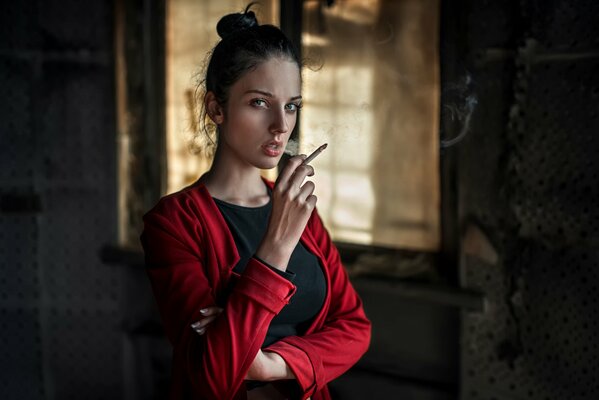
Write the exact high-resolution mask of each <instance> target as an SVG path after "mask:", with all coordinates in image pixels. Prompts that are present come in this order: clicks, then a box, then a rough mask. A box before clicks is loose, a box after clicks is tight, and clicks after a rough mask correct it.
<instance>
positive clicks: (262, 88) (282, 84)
mask: <svg viewBox="0 0 599 400" xmlns="http://www.w3.org/2000/svg"><path fill="white" fill-rule="evenodd" d="M300 87H301V82H300V71H299V68H298V66H297V64H295V63H294V62H293V61H289V60H287V59H284V58H274V57H273V58H270V59H269V60H268V61H264V62H262V63H260V64H258V66H257V67H256V68H255V69H253V70H251V71H249V72H247V73H246V74H245V75H243V76H242V77H241V78H240V79H239V80H238V81H237V82H235V83H234V84H233V85H232V86H231V88H230V91H229V101H228V102H227V104H226V107H225V110H224V118H223V122H222V123H221V125H220V126H219V131H220V133H219V135H220V136H219V151H220V152H221V155H222V154H224V153H226V154H227V157H229V158H230V160H229V161H232V162H238V163H239V165H240V166H242V167H243V166H248V165H251V166H253V167H256V168H260V169H270V168H273V167H275V166H276V165H277V164H278V162H279V160H280V158H281V155H282V154H283V150H285V147H286V145H287V140H288V139H289V135H291V132H292V131H293V128H294V127H295V123H296V120H297V112H298V109H299V107H300V106H301V96H300Z"/></svg>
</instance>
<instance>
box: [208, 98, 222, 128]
mask: <svg viewBox="0 0 599 400" xmlns="http://www.w3.org/2000/svg"><path fill="white" fill-rule="evenodd" d="M204 107H206V113H207V114H208V116H209V117H210V119H211V120H212V122H214V123H215V124H216V125H220V124H222V123H223V122H224V120H225V113H224V111H223V108H222V107H221V105H220V104H219V103H218V100H217V99H216V96H215V95H214V92H207V93H206V96H204Z"/></svg>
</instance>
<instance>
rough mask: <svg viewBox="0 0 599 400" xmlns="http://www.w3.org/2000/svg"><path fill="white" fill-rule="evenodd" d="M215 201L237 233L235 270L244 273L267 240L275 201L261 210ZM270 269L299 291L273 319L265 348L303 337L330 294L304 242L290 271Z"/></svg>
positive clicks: (235, 235) (293, 257) (290, 265)
mask: <svg viewBox="0 0 599 400" xmlns="http://www.w3.org/2000/svg"><path fill="white" fill-rule="evenodd" d="M214 201H215V202H216V205H217V206H218V208H219V209H220V212H221V214H222V215H223V217H224V218H225V221H226V222H227V225H228V226H229V229H230V230H231V233H232V234H233V238H234V240H235V245H236V246H237V251H238V252H239V256H240V259H239V262H238V263H237V265H236V266H235V267H234V268H233V271H235V272H237V273H243V270H244V269H245V266H246V264H247V262H248V260H249V259H250V257H253V256H254V253H255V252H256V249H257V248H258V245H259V244H260V242H261V241H262V238H263V237H264V234H265V232H266V228H267V226H268V218H269V216H270V212H271V210H272V202H271V201H269V202H268V204H266V205H264V206H261V207H243V206H238V205H236V204H231V203H227V202H224V201H222V200H219V199H214ZM262 262H264V261H262ZM265 264H266V263H265ZM266 265H268V264H266ZM270 268H272V269H273V270H274V271H275V272H277V273H278V274H280V275H281V276H283V277H284V278H286V279H288V280H289V281H291V282H292V283H293V284H294V285H295V286H296V292H295V294H294V295H293V297H292V298H291V300H290V302H289V304H287V305H286V306H285V307H283V309H282V310H281V311H280V312H279V314H278V315H276V316H275V317H274V318H273V319H272V321H271V323H270V326H269V327H268V332H267V334H266V338H265V340H264V344H263V347H266V346H269V345H270V344H272V343H274V342H276V341H277V340H279V339H282V338H284V337H286V336H294V335H301V334H303V333H304V332H305V331H306V329H307V327H308V326H309V324H310V323H311V322H312V320H313V318H314V317H315V316H316V315H317V314H318V312H319V311H320V309H321V308H322V305H323V304H324V298H325V295H326V282H325V278H324V274H323V272H322V269H321V267H320V264H319V262H318V259H317V258H316V256H315V255H313V254H312V253H310V252H309V251H308V250H307V249H306V248H305V247H304V245H303V244H302V243H301V242H299V243H298V244H297V246H296V247H295V250H294V251H293V253H292V254H291V259H290V260H289V265H288V267H287V271H286V272H284V271H281V270H279V269H276V268H274V267H272V266H270Z"/></svg>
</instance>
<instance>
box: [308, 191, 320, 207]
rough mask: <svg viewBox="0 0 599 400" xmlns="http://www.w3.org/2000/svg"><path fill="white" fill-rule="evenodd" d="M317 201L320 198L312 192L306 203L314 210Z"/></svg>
mask: <svg viewBox="0 0 599 400" xmlns="http://www.w3.org/2000/svg"><path fill="white" fill-rule="evenodd" d="M317 201H318V198H317V197H316V196H315V195H313V194H311V195H310V196H308V198H307V199H306V204H307V205H308V206H309V207H310V209H311V210H314V208H315V207H316V202H317Z"/></svg>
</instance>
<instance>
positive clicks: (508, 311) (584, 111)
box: [0, 0, 599, 400]
mask: <svg viewBox="0 0 599 400" xmlns="http://www.w3.org/2000/svg"><path fill="white" fill-rule="evenodd" d="M286 3H287V5H285V6H283V8H282V18H281V21H282V25H283V27H284V29H286V30H288V31H290V32H291V35H292V36H293V29H294V28H293V27H294V26H297V22H298V19H297V14H294V13H293V12H290V11H289V10H293V3H294V2H286ZM295 3H296V4H297V1H296V2H295ZM289 4H291V5H289ZM287 7H289V8H287ZM441 8H442V9H441V28H442V29H441V38H440V39H441V48H440V54H441V78H442V87H441V92H442V98H441V100H442V103H441V112H442V114H441V117H442V124H441V125H442V132H441V136H442V138H445V139H449V138H451V137H454V136H455V135H456V134H457V133H459V130H460V126H459V124H457V123H456V121H455V120H452V119H451V118H450V116H449V115H448V114H447V113H445V112H443V111H444V110H446V107H448V106H451V105H452V104H453V102H455V101H456V98H455V93H453V92H452V91H451V88H452V87H453V86H452V85H454V84H455V83H456V82H458V81H460V80H461V79H462V78H463V76H465V74H470V76H471V77H472V82H471V90H472V91H473V93H476V96H477V98H478V106H477V108H476V111H475V112H474V114H473V115H472V120H471V122H472V126H471V130H470V132H471V133H470V134H469V135H468V136H466V138H465V139H464V140H463V141H462V142H460V143H458V144H456V145H455V146H453V147H450V148H447V149H444V150H443V151H442V159H441V166H442V169H441V176H442V187H441V190H442V197H443V200H442V204H441V207H442V212H443V227H442V228H443V242H442V248H441V250H440V251H439V252H438V253H436V254H429V255H418V254H409V253H407V252H406V253H401V252H400V253H399V256H401V257H404V259H407V260H411V261H412V262H419V260H421V261H422V260H433V266H432V270H433V272H434V273H432V274H428V275H425V276H419V277H415V278H414V277H413V278H406V279H397V278H393V279H392V278H388V277H384V276H372V275H361V276H356V277H355V278H354V284H355V286H356V288H357V289H358V291H359V292H360V294H361V295H362V297H363V299H364V303H365V307H366V310H367V313H368V315H369V316H370V318H371V319H372V321H373V324H374V327H373V342H372V346H371V349H370V351H369V352H368V353H367V355H366V356H365V357H364V358H363V360H362V361H361V362H360V363H359V364H358V365H357V366H356V367H354V368H353V369H352V370H351V371H350V372H349V373H348V374H346V375H344V376H343V377H342V378H340V379H339V380H337V381H336V382H335V383H334V384H333V385H332V391H333V392H334V394H335V395H336V396H337V397H338V398H342V399H364V398H369V399H389V398H397V399H435V400H436V399H457V398H460V399H488V400H491V399H514V400H516V399H542V400H545V399H597V398H599V378H598V377H599V304H598V299H599V265H598V264H599V246H598V239H599V237H598V236H599V207H598V205H599V201H598V199H599V184H598V183H599V177H598V171H599V167H598V165H597V163H598V161H597V151H598V150H599V136H598V134H599V132H598V128H599V74H598V73H597V71H599V23H598V22H599V21H598V18H597V15H598V13H599V3H598V2H596V1H593V0H586V1H585V0H580V1H574V0H573V1H541V0H522V1H476V0H455V1H449V0H448V1H442V5H441ZM164 10H165V5H164V4H163V2H161V1H158V0H146V1H141V0H138V1H136V0H124V1H93V2H82V1H75V0H68V1H64V0H62V1H57V0H44V1H42V0H38V1H35V0H29V1H3V2H2V3H1V4H0V90H1V92H0V93H1V95H0V266H1V269H0V324H1V325H0V360H1V363H0V371H1V374H0V397H1V398H2V399H71V398H72V399H84V398H90V399H119V398H122V399H153V398H160V396H161V394H162V393H164V390H165V385H166V384H167V381H168V374H169V363H170V360H169V357H170V348H169V345H168V343H167V342H166V340H165V338H164V336H163V333H162V330H161V328H160V324H159V321H158V319H157V316H156V311H155V308H154V307H155V306H154V303H153V298H152V295H151V292H150V290H149V285H148V281H147V278H146V277H145V272H144V270H143V259H142V257H141V253H140V251H139V247H138V243H137V242H136V237H137V236H138V234H139V231H138V229H137V227H138V226H139V215H140V213H141V212H142V211H143V210H145V209H147V208H149V206H150V205H152V204H153V203H154V202H155V201H156V200H157V198H158V196H159V194H160V193H161V190H162V188H163V184H164V155H163V153H164V151H163V149H164V107H163V106H164V93H162V92H161V88H162V87H163V86H164V85H163V82H164V43H163V42H162V40H161V38H164V13H165V11H164ZM294 15H295V16H294ZM294 24H295V25H294ZM118 45H121V46H122V47H121V50H117V49H118V48H119V47H118ZM119 63H120V64H119ZM117 65H120V66H121V67H122V68H120V69H119V68H117ZM124 72H126V74H124V75H125V76H124V75H123V73H124ZM119 85H121V86H119ZM119 87H120V89H119V90H121V91H122V93H126V98H125V100H124V102H123V103H121V104H120V105H119V104H117V101H116V99H117V94H118V93H119V92H118V90H117V88H119ZM122 93H121V94H122ZM121 99H123V98H122V97H121ZM117 117H119V118H117ZM123 117H124V118H125V120H126V121H127V123H126V124H125V126H126V128H127V135H128V140H129V142H128V145H129V146H130V154H131V155H132V157H131V160H130V161H129V169H128V170H127V171H126V173H125V176H124V177H123V176H121V177H120V178H119V174H118V165H119V164H118V162H117V161H118V159H119V157H120V156H121V155H122V154H121V153H119V151H122V148H123V146H122V143H121V141H122V140H123V135H122V132H120V129H121V128H122V125H119V122H118V121H123ZM119 149H121V150H119ZM123 191H124V192H126V193H127V195H126V196H124V200H123V197H122V196H121V197H119V193H124V192H123ZM119 199H121V200H119ZM119 201H121V205H120V206H119ZM119 209H120V210H121V213H122V210H123V209H125V210H127V214H126V216H127V218H126V219H125V227H126V228H127V229H126V230H125V234H124V237H122V238H121V239H120V241H119V237H118V231H119V228H118V227H119ZM340 248H341V249H342V251H343V253H344V258H345V259H346V260H347V262H348V264H351V262H352V260H353V259H354V258H355V257H356V253H355V252H356V251H357V250H356V249H353V248H351V247H347V246H343V245H340ZM360 251H361V252H362V253H363V252H368V251H372V252H373V253H376V252H380V251H382V250H380V249H360ZM377 254H378V253H377ZM422 262H424V261H422ZM340 351H342V350H340Z"/></svg>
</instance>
